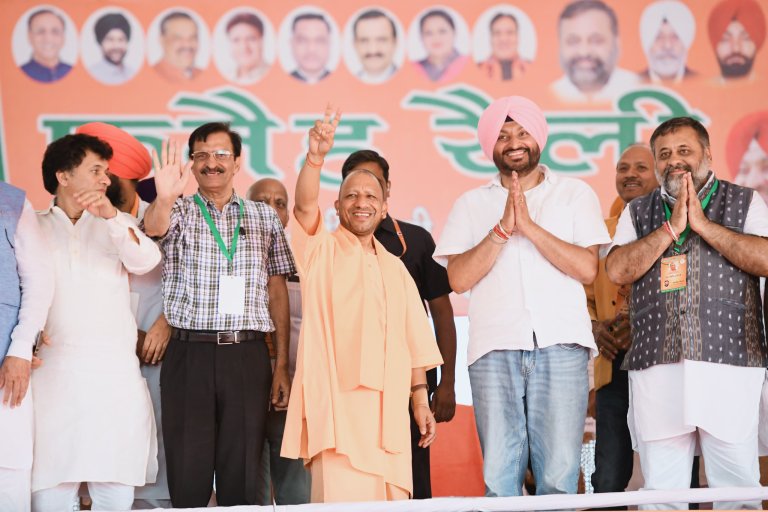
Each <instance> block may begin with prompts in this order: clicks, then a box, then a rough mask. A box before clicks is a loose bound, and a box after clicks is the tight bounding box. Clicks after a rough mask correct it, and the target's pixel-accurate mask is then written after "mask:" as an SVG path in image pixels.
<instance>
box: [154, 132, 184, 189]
mask: <svg viewBox="0 0 768 512" xmlns="http://www.w3.org/2000/svg"><path fill="white" fill-rule="evenodd" d="M181 152H182V150H181V144H180V143H179V141H171V140H166V141H163V146H162V149H161V155H160V157H159V158H158V156H157V151H155V150H154V149H153V150H152V161H153V162H154V166H155V188H156V189H157V197H158V198H160V199H163V200H165V201H170V202H173V201H175V200H176V198H178V197H179V196H181V195H182V194H183V193H184V189H185V188H186V186H187V182H189V176H190V173H191V170H192V160H190V161H189V162H187V164H186V165H184V166H182V164H181V160H182V157H181Z"/></svg>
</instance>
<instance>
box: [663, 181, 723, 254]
mask: <svg viewBox="0 0 768 512" xmlns="http://www.w3.org/2000/svg"><path fill="white" fill-rule="evenodd" d="M719 184H720V181H718V180H717V179H715V182H714V183H713V184H712V188H710V189H709V192H707V195H706V197H705V198H704V200H703V201H702V202H701V209H702V210H706V209H707V205H708V204H709V200H710V199H712V196H713V195H714V194H715V191H716V190H717V186H718V185H719ZM662 203H663V204H664V213H665V214H666V216H667V220H669V219H670V218H671V217H672V210H670V209H669V205H668V204H667V203H664V202H663V201H662ZM690 232H691V226H689V225H686V226H685V231H683V232H682V233H680V235H679V236H678V237H677V242H675V249H674V251H675V254H680V252H681V247H682V246H683V243H685V239H686V237H687V236H688V233H690Z"/></svg>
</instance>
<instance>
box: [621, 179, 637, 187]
mask: <svg viewBox="0 0 768 512" xmlns="http://www.w3.org/2000/svg"><path fill="white" fill-rule="evenodd" d="M621 184H622V185H624V186H627V185H641V183H640V180H638V179H635V178H629V179H626V180H624V181H623V182H622V183H621Z"/></svg>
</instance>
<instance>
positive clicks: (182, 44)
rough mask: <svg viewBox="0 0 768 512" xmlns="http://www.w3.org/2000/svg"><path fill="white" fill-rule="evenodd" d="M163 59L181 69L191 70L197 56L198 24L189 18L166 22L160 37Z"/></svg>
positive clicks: (173, 19)
mask: <svg viewBox="0 0 768 512" xmlns="http://www.w3.org/2000/svg"><path fill="white" fill-rule="evenodd" d="M160 43H161V44H162V46H163V59H165V60H166V61H167V62H168V63H169V64H171V65H172V66H174V67H177V68H180V69H191V68H192V67H193V66H194V64H195V56H196V55H197V44H198V39H197V24H195V22H194V21H192V20H191V19H188V18H172V19H170V20H167V21H166V22H165V26H164V32H163V34H162V35H161V36H160Z"/></svg>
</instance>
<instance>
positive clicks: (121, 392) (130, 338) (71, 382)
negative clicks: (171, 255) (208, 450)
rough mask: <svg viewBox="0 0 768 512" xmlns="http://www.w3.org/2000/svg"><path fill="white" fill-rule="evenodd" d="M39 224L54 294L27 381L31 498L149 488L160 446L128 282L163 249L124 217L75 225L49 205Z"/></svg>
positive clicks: (84, 219)
mask: <svg viewBox="0 0 768 512" xmlns="http://www.w3.org/2000/svg"><path fill="white" fill-rule="evenodd" d="M39 220H40V225H41V227H42V231H43V233H44V235H45V236H46V238H47V240H48V243H49V245H50V247H51V251H50V253H49V255H48V257H49V258H50V259H51V261H52V262H53V264H54V270H55V286H56V291H55V294H54V298H53V304H52V305H51V309H50V313H49V316H48V322H47V323H46V327H45V330H46V333H47V334H48V335H49V336H50V338H51V345H49V346H43V347H42V348H41V350H40V357H41V358H42V359H43V360H44V361H45V363H44V364H43V365H42V366H41V367H40V368H38V369H37V370H35V372H34V373H33V375H32V380H33V394H34V408H35V411H36V414H35V440H34V442H35V460H34V464H33V467H32V490H33V491H37V490H40V489H47V488H50V487H53V486H56V485H58V484H60V483H62V482H88V481H106V482H115V483H122V484H125V485H132V486H138V485H143V484H144V483H145V482H147V481H154V479H155V476H156V472H157V458H156V454H157V438H156V436H155V430H154V429H155V422H154V416H153V414H152V403H151V400H150V396H149V392H148V391H147V386H146V383H145V382H144V379H143V378H142V376H141V373H140V371H139V360H138V358H137V357H136V321H135V320H134V318H133V314H132V312H131V300H130V293H129V288H128V273H129V272H130V273H134V274H141V273H145V272H148V271H150V270H152V269H153V268H155V266H156V265H157V264H158V263H159V262H160V250H159V249H158V247H157V245H156V244H155V243H154V242H153V241H152V240H150V239H149V238H147V236H146V235H144V234H143V233H142V232H141V231H140V230H139V228H138V225H137V223H136V219H133V218H132V217H131V216H130V215H128V214H126V213H122V212H118V214H117V216H116V217H114V218H112V219H109V220H105V219H101V218H98V217H94V216H92V215H90V214H89V213H88V212H84V213H83V215H82V217H81V218H80V220H78V221H77V223H76V224H74V225H73V224H72V223H71V222H70V220H69V219H68V218H67V215H66V214H65V213H64V211H62V210H61V209H60V208H59V207H57V206H52V207H50V208H48V209H47V210H45V211H43V212H41V213H40V215H39ZM129 231H133V233H134V235H135V236H136V237H137V238H138V240H139V243H136V242H135V241H134V240H133V239H132V237H131V235H130V232H129Z"/></svg>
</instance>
